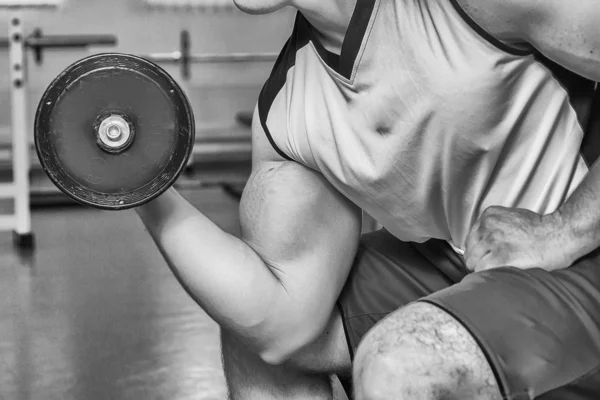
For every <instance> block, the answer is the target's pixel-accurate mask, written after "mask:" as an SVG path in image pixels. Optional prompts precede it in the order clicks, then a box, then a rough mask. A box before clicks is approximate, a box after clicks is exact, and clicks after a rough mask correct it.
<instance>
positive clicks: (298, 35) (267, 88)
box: [258, 13, 309, 161]
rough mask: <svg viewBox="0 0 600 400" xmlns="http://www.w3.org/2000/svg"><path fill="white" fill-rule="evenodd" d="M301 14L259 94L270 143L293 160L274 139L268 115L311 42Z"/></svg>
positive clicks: (261, 112)
mask: <svg viewBox="0 0 600 400" xmlns="http://www.w3.org/2000/svg"><path fill="white" fill-rule="evenodd" d="M301 24H302V21H301V14H300V13H298V15H297V16H296V22H295V24H294V29H293V31H292V34H291V36H290V38H289V39H288V41H287V42H286V44H285V45H284V46H283V49H282V50H281V53H279V57H277V60H276V61H275V65H274V66H273V69H272V70H271V75H270V76H269V79H267V81H266V82H265V84H264V86H263V88H262V90H261V92H260V94H259V96H258V116H259V118H260V123H261V125H262V127H263V130H264V131H265V134H266V135H267V139H269V143H271V146H273V149H275V151H276V152H277V153H278V154H279V155H280V156H281V157H283V158H285V159H286V160H288V161H293V160H292V159H291V158H290V157H289V156H288V155H287V154H285V153H284V152H283V151H282V150H281V149H280V148H279V147H278V146H277V144H276V143H275V140H273V136H272V135H271V132H270V131H269V128H268V126H267V117H268V115H269V110H270V109H271V106H272V105H273V102H274V101H275V98H276V97H277V94H278V93H279V91H281V89H282V88H283V87H284V85H285V82H286V80H287V72H288V71H289V70H290V68H292V67H293V66H294V65H295V64H296V53H297V52H298V50H300V49H301V48H302V47H304V46H306V45H307V44H308V42H309V37H308V35H307V34H306V30H305V29H299V28H300V27H301Z"/></svg>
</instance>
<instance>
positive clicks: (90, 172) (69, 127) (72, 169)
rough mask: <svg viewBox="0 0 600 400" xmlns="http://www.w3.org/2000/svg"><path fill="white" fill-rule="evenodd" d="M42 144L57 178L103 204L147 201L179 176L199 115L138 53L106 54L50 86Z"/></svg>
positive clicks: (42, 110)
mask: <svg viewBox="0 0 600 400" xmlns="http://www.w3.org/2000/svg"><path fill="white" fill-rule="evenodd" d="M34 136H35V146H36V150H37V154H38V157H39V159H40V163H41V165H42V167H43V169H44V171H45V172H46V174H47V175H48V176H49V177H50V179H51V180H52V182H53V183H54V184H55V185H56V186H57V187H58V188H59V189H60V190H61V191H62V192H64V193H65V194H66V195H68V196H69V197H71V198H72V199H74V200H75V201H77V202H79V203H81V204H84V205H87V206H91V207H95V208H101V209H107V210H123V209H128V208H132V207H136V206H139V205H142V204H144V203H146V202H148V201H150V200H152V199H154V198H156V197H157V196H159V195H160V194H161V193H163V192H164V191H165V190H167V189H168V188H169V187H170V186H171V185H172V184H173V183H174V182H175V180H176V179H177V177H178V176H179V174H180V173H181V171H182V170H183V168H184V167H185V166H186V163H187V160H188V158H189V157H190V154H191V152H192V149H193V145H194V136H195V130H194V116H193V112H192V109H191V107H190V104H189V101H188V99H187V98H186V96H185V94H184V92H183V91H182V90H181V88H180V87H179V86H178V85H177V83H176V82H175V81H174V80H173V79H172V78H171V77H170V76H169V74H167V73H166V72H165V71H164V70H163V69H162V68H160V67H159V66H157V65H156V64H154V63H152V62H150V61H148V60H146V59H143V58H140V57H136V56H132V55H126V54H117V53H111V54H99V55H94V56H91V57H88V58H85V59H82V60H80V61H78V62H76V63H74V64H73V65H71V66H69V67H68V68H67V69H66V70H65V71H63V72H62V73H61V74H60V75H59V76H58V77H57V78H56V79H54V81H53V82H52V83H51V84H50V86H49V87H48V89H47V90H46V92H45V93H44V95H43V96H42V99H41V101H40V104H39V106H38V109H37V113H36V117H35V132H34Z"/></svg>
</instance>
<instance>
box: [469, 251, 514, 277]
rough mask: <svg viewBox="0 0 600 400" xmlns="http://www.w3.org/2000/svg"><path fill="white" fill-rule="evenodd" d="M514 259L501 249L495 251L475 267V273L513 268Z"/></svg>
mask: <svg viewBox="0 0 600 400" xmlns="http://www.w3.org/2000/svg"><path fill="white" fill-rule="evenodd" d="M512 258H513V257H511V255H510V254H508V253H506V252H505V251H503V250H501V249H499V248H496V249H493V250H491V251H490V252H489V253H488V254H486V255H485V256H483V257H482V258H481V259H480V260H479V262H478V263H477V265H476V266H475V269H474V272H481V271H487V270H490V269H496V268H504V267H511V266H513V264H514V263H512V262H511V261H510V260H511V259H512Z"/></svg>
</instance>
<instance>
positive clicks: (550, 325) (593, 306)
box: [423, 250, 600, 400]
mask: <svg viewBox="0 0 600 400" xmlns="http://www.w3.org/2000/svg"><path fill="white" fill-rule="evenodd" d="M423 301H425V302H429V303H432V304H434V305H436V306H438V307H440V308H441V309H443V310H444V311H446V312H447V313H448V314H450V315H452V316H453V317H454V318H455V319H456V320H457V321H458V322H460V323H461V324H462V325H463V326H464V327H465V328H466V329H467V330H468V331H469V332H470V333H471V335H472V336H473V338H474V339H475V340H476V342H477V343H478V345H479V347H480V348H481V350H482V351H483V353H484V354H485V356H486V358H487V361H488V362H489V364H490V366H491V367H492V369H493V371H494V374H495V377H496V380H497V381H498V383H499V385H500V389H501V391H502V392H503V393H502V394H503V395H504V396H505V398H510V399H528V400H529V399H531V398H536V399H543V400H555V399H556V400H558V399H569V400H576V399H577V400H579V399H581V400H583V399H590V400H591V399H597V398H600V250H599V251H596V252H594V253H592V254H590V255H589V256H587V257H585V258H583V259H581V260H579V261H578V262H577V263H576V264H575V265H573V266H572V267H571V268H569V269H565V270H562V271H556V272H546V271H544V270H541V269H533V270H518V269H514V268H499V269H496V270H491V271H486V272H481V273H477V274H472V275H469V276H468V277H466V278H465V279H464V280H463V281H462V282H460V283H459V284H456V285H454V286H452V287H449V288H447V289H444V290H442V291H440V292H437V293H434V294H432V295H430V296H428V297H426V298H424V299H423Z"/></svg>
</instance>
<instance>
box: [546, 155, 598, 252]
mask: <svg viewBox="0 0 600 400" xmlns="http://www.w3.org/2000/svg"><path fill="white" fill-rule="evenodd" d="M552 216H553V217H556V218H558V219H559V220H560V224H561V225H562V226H564V227H565V231H566V232H567V235H568V237H569V238H571V239H570V240H567V241H566V243H565V246H566V247H567V248H568V250H569V251H570V253H571V254H573V256H572V259H573V261H575V260H577V259H578V258H580V257H583V256H584V255H586V254H588V253H590V252H591V251H593V250H594V249H596V248H598V247H600V162H596V163H595V164H594V165H593V166H592V168H591V169H590V171H589V173H588V175H587V176H586V177H585V179H584V180H583V182H582V183H581V184H580V185H579V187H578V188H577V189H576V190H575V192H573V194H572V195H571V197H570V198H569V199H568V200H567V202H566V203H564V204H563V205H562V206H561V207H560V208H559V209H558V210H557V211H556V212H555V213H554V214H553V215H552Z"/></svg>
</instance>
